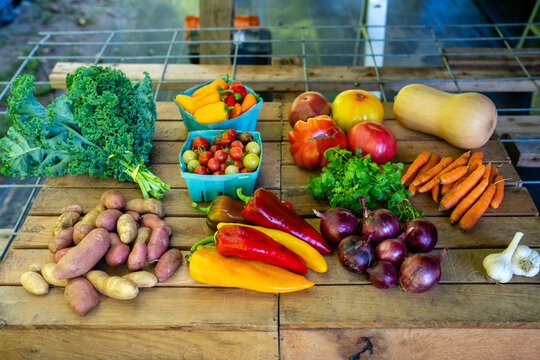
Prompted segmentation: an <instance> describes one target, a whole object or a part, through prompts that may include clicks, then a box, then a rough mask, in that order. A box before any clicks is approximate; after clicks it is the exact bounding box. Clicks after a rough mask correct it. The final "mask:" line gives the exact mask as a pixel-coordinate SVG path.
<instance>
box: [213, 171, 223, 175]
mask: <svg viewBox="0 0 540 360" xmlns="http://www.w3.org/2000/svg"><path fill="white" fill-rule="evenodd" d="M212 175H225V170H218V171H214V172H213V173H212Z"/></svg>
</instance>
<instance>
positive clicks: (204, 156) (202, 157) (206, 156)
mask: <svg viewBox="0 0 540 360" xmlns="http://www.w3.org/2000/svg"><path fill="white" fill-rule="evenodd" d="M212 157H213V155H212V153H211V152H210V151H203V152H202V153H200V154H199V162H200V163H201V165H204V166H206V165H207V164H208V160H210V159H211V158H212Z"/></svg>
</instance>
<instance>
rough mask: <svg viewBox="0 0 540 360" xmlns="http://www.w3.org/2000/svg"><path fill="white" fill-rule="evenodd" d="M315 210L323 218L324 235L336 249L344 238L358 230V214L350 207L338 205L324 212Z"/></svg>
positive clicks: (321, 225)
mask: <svg viewBox="0 0 540 360" xmlns="http://www.w3.org/2000/svg"><path fill="white" fill-rule="evenodd" d="M313 212H314V213H315V215H317V216H318V217H319V218H321V223H320V229H321V234H322V236H323V237H324V238H325V239H326V241H328V242H329V243H330V245H331V246H332V247H333V248H334V249H335V248H337V247H338V245H339V242H340V241H341V240H342V239H343V238H345V237H347V236H349V235H353V234H356V233H357V232H358V221H357V220H356V215H355V214H354V213H353V212H352V211H350V210H349V209H345V208H341V207H336V208H330V209H328V210H326V211H325V212H324V214H322V213H320V212H319V211H317V210H313Z"/></svg>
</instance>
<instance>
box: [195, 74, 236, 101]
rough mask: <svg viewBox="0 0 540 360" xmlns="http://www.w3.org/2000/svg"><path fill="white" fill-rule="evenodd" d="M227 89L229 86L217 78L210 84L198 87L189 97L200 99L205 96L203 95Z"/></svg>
mask: <svg viewBox="0 0 540 360" xmlns="http://www.w3.org/2000/svg"><path fill="white" fill-rule="evenodd" d="M228 88H229V84H227V82H226V81H225V80H223V79H222V78H219V79H216V80H214V81H212V82H211V83H210V84H208V85H204V86H203V87H200V88H198V89H197V90H195V91H194V92H193V94H191V97H194V98H202V97H204V96H206V95H205V94H207V93H210V92H212V91H216V90H218V91H219V90H227V89H228Z"/></svg>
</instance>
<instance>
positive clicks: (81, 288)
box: [64, 277, 99, 316]
mask: <svg viewBox="0 0 540 360" xmlns="http://www.w3.org/2000/svg"><path fill="white" fill-rule="evenodd" d="M64 298H65V299H66V300H67V302H68V304H69V306H71V308H72V309H73V311H75V312H76V313H77V314H79V315H80V316H84V315H86V313H87V312H89V311H90V310H92V309H93V308H95V307H96V306H97V304H99V295H98V293H97V291H96V289H95V288H94V286H93V285H92V283H91V282H90V281H88V280H86V279H85V278H83V277H76V278H74V279H71V280H69V282H68V284H67V285H66V288H65V289H64Z"/></svg>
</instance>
